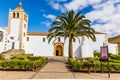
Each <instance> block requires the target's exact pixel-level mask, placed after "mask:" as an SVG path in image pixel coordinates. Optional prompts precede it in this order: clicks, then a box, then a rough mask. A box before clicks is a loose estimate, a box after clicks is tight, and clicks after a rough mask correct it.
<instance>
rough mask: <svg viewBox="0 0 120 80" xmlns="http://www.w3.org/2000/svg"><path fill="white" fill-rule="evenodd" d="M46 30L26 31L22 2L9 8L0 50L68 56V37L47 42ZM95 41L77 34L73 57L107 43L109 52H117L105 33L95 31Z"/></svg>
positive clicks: (25, 18)
mask: <svg viewBox="0 0 120 80" xmlns="http://www.w3.org/2000/svg"><path fill="white" fill-rule="evenodd" d="M48 34H49V33H48V32H28V15H27V14H26V13H25V12H24V10H23V8H22V4H21V3H19V5H18V7H17V8H16V9H14V10H9V15H8V27H7V29H0V52H3V51H7V50H10V49H23V50H25V53H31V54H34V55H35V56H68V42H69V41H68V39H67V40H66V41H65V42H64V38H63V37H61V38H59V39H58V40H56V41H55V42H54V43H52V42H53V40H54V39H53V40H52V41H51V43H48V40H47V35H48ZM95 36H96V41H95V42H93V41H92V40H91V39H88V38H86V37H84V36H82V37H81V36H79V38H80V41H81V42H80V43H79V42H78V41H77V40H76V41H73V54H74V57H90V56H93V52H94V51H95V50H98V51H100V46H103V43H107V45H108V47H109V52H111V53H114V54H116V53H117V51H118V50H117V44H109V43H108V36H107V34H105V33H100V32H95Z"/></svg>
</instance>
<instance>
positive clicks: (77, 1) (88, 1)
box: [64, 0, 102, 11]
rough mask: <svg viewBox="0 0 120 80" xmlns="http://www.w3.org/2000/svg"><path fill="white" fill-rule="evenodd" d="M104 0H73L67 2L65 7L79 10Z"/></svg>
mask: <svg viewBox="0 0 120 80" xmlns="http://www.w3.org/2000/svg"><path fill="white" fill-rule="evenodd" d="M101 2H102V0H72V1H71V2H69V3H65V4H64V7H65V8H67V10H71V9H73V10H75V11H76V10H79V9H83V8H85V7H87V6H88V5H94V4H98V3H101Z"/></svg>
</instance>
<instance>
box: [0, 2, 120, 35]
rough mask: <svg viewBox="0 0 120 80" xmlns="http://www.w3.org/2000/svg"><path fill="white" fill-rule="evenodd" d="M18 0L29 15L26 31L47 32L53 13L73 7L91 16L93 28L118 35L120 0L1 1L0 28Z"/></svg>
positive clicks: (54, 16) (4, 25)
mask: <svg viewBox="0 0 120 80" xmlns="http://www.w3.org/2000/svg"><path fill="white" fill-rule="evenodd" d="M19 2H22V6H23V8H24V11H25V12H26V13H27V14H28V15H29V23H28V24H29V25H28V31H29V32H47V31H48V29H49V28H50V27H51V26H50V24H51V23H52V21H54V20H55V18H56V16H58V15H61V14H62V13H63V12H66V11H69V10H71V9H73V10H74V11H76V12H77V11H81V12H82V14H83V15H85V16H86V18H88V19H90V20H91V21H92V23H91V27H93V28H94V29H95V30H96V31H99V32H104V33H107V34H108V35H109V36H116V35H119V34H120V0H1V1H0V27H3V28H4V27H7V25H8V11H9V9H15V8H16V7H17V6H18V4H19Z"/></svg>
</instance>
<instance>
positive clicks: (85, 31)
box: [47, 10, 96, 58]
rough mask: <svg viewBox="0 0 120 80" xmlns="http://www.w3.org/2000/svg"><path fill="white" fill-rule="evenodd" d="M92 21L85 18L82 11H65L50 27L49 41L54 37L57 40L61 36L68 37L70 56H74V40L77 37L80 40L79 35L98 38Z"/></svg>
mask: <svg viewBox="0 0 120 80" xmlns="http://www.w3.org/2000/svg"><path fill="white" fill-rule="evenodd" d="M90 23H91V21H90V20H88V19H85V16H83V15H81V12H77V13H76V14H75V12H74V11H73V10H70V11H69V12H65V13H63V14H62V15H61V16H57V18H56V20H55V21H53V23H52V25H51V26H52V27H51V28H50V29H49V35H48V36H47V38H48V42H50V41H51V39H52V38H55V40H57V39H58V38H60V37H64V40H66V39H67V38H68V39H69V46H68V47H69V49H68V50H69V51H68V52H69V58H73V46H72V45H73V40H76V39H77V40H78V41H79V42H80V39H79V36H86V37H88V38H91V39H92V40H93V41H95V40H96V38H95V35H94V33H95V30H94V29H93V28H91V27H90ZM55 40H54V41H55ZM54 41H53V42H54Z"/></svg>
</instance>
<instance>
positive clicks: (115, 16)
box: [86, 0, 120, 36]
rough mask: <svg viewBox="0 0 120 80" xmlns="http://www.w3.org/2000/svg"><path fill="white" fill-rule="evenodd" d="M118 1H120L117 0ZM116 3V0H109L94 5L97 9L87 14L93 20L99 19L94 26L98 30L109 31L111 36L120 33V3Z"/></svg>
mask: <svg viewBox="0 0 120 80" xmlns="http://www.w3.org/2000/svg"><path fill="white" fill-rule="evenodd" d="M117 2H120V0H119V1H117ZM114 4H116V1H114V0H107V1H106V2H104V3H101V4H97V5H94V6H93V8H94V9H95V10H93V11H91V12H89V13H87V14H86V17H87V18H88V19H90V20H91V21H92V22H95V21H98V22H102V23H104V24H102V23H95V24H94V25H92V27H93V28H94V29H95V30H96V31H100V32H103V33H107V34H108V35H109V36H115V35H119V34H120V27H119V26H120V4H117V5H116V6H114Z"/></svg>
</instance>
